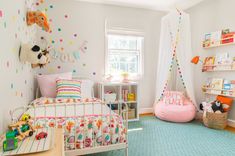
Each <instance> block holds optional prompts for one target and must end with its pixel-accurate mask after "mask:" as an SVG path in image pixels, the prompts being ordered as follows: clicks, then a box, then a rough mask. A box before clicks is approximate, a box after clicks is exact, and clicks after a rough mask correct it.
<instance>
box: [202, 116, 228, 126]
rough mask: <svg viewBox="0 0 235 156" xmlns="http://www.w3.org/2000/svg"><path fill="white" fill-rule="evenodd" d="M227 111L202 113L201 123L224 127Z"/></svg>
mask: <svg viewBox="0 0 235 156" xmlns="http://www.w3.org/2000/svg"><path fill="white" fill-rule="evenodd" d="M227 118H228V113H227V112H226V113H221V114H219V113H210V112H204V113H203V123H204V125H205V126H206V127H209V128H213V129H224V128H225V127H226V126H227Z"/></svg>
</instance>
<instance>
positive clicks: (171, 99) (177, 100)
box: [163, 91, 184, 105]
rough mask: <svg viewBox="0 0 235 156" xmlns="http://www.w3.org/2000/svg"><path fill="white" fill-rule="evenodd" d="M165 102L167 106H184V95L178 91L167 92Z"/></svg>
mask: <svg viewBox="0 0 235 156" xmlns="http://www.w3.org/2000/svg"><path fill="white" fill-rule="evenodd" d="M163 102H164V103H165V104H176V105H183V103H184V94H183V93H182V92H178V91H167V92H165V93H164V97H163Z"/></svg>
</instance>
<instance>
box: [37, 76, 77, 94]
mask: <svg viewBox="0 0 235 156" xmlns="http://www.w3.org/2000/svg"><path fill="white" fill-rule="evenodd" d="M58 78H62V79H70V80H71V79H72V72H68V73H60V74H51V75H37V80H38V85H39V88H40V91H41V94H42V96H43V97H48V98H55V97H56V79H58Z"/></svg>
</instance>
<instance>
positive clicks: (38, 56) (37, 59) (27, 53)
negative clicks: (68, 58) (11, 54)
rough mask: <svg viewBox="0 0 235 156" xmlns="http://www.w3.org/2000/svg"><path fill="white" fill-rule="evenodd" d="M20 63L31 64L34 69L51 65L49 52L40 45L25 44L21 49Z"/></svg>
mask: <svg viewBox="0 0 235 156" xmlns="http://www.w3.org/2000/svg"><path fill="white" fill-rule="evenodd" d="M20 61H22V62H28V63H31V65H32V67H33V68H35V67H38V66H39V67H40V68H41V67H43V66H45V65H46V64H48V63H50V57H49V52H48V51H47V50H43V51H42V50H41V48H40V47H39V46H38V45H30V44H23V45H21V48H20Z"/></svg>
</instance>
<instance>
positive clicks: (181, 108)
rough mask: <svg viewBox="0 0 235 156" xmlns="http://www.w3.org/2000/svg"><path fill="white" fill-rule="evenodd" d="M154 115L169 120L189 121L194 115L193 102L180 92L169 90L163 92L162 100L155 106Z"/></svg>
mask: <svg viewBox="0 0 235 156" xmlns="http://www.w3.org/2000/svg"><path fill="white" fill-rule="evenodd" d="M155 115H156V116H157V117H158V118H159V119H161V120H166V121H171V122H189V121H191V120H193V119H194V118H195V116H196V108H195V106H194V105H193V103H192V102H191V101H190V100H188V99H187V98H186V97H184V96H183V93H181V92H175V91H169V92H167V93H165V94H164V97H163V100H162V101H159V102H158V103H157V104H156V106H155Z"/></svg>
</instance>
